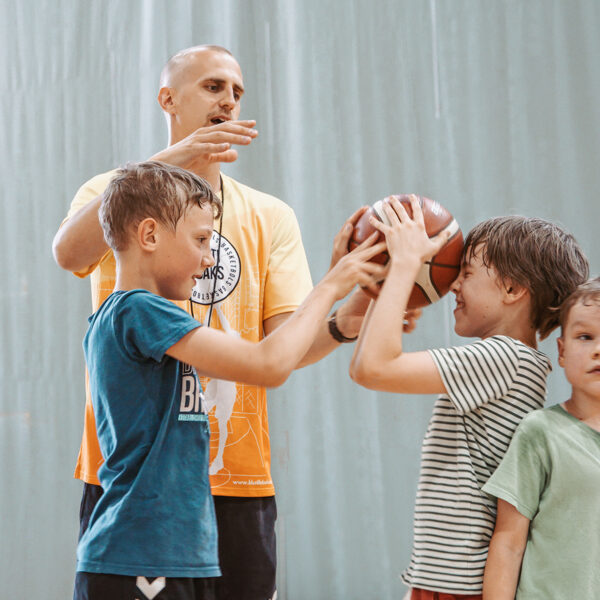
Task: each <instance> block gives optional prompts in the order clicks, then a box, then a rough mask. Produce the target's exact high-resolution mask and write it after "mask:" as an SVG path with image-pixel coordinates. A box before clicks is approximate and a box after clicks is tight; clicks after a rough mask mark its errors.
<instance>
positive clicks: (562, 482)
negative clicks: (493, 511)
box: [483, 405, 600, 600]
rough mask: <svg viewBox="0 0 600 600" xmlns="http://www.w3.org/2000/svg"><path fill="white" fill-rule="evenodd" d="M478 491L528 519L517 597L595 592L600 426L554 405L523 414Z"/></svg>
mask: <svg viewBox="0 0 600 600" xmlns="http://www.w3.org/2000/svg"><path fill="white" fill-rule="evenodd" d="M483 490H484V492H487V493H488V494H491V495H493V496H495V497H497V498H502V499H503V500H505V501H506V502H509V503H510V504H512V505H513V506H514V507H515V508H516V509H517V510H518V511H519V512H520V513H521V514H522V515H523V516H525V517H527V518H528V519H530V521H531V524H530V527H529V534H528V537H527V546H526V548H525V555H524V556H523V564H522V567H521V576H520V579H519V587H518V589H517V595H516V598H517V599H518V600H528V599H530V598H531V599H535V600H539V599H540V598H543V599H544V600H551V599H569V598H589V599H592V598H594V599H595V598H600V433H599V432H597V431H595V430H594V429H592V428H590V427H588V426H587V425H584V424H583V423H581V422H580V421H578V420H577V419H576V418H575V417H573V416H572V415H570V414H569V413H568V412H567V411H565V410H564V409H563V408H562V407H561V406H559V405H555V406H552V407H550V408H547V409H544V410H536V411H534V412H532V413H530V414H529V415H528V416H527V417H525V419H523V421H522V422H521V424H520V425H519V427H518V428H517V431H516V432H515V435H514V437H513V439H512V441H511V443H510V446H509V449H508V451H507V453H506V454H505V456H504V458H503V460H502V462H501V463H500V465H499V466H498V469H497V470H496V472H495V473H494V474H493V475H492V476H491V477H490V479H489V480H488V482H487V483H486V484H485V486H484V487H483Z"/></svg>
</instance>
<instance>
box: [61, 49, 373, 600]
mask: <svg viewBox="0 0 600 600" xmlns="http://www.w3.org/2000/svg"><path fill="white" fill-rule="evenodd" d="M243 94H244V82H243V78H242V72H241V69H240V66H239V64H238V62H237V61H236V59H235V58H234V57H233V55H232V54H231V53H230V52H229V51H228V50H226V49H224V48H221V47H219V46H195V47H193V48H188V49H186V50H182V51H181V52H179V53H177V54H176V55H175V56H173V57H172V58H171V59H170V60H169V61H168V63H167V64H166V66H165V68H164V69H163V71H162V73H161V79H160V90H159V93H158V102H159V104H160V106H161V108H162V110H163V111H164V114H165V117H166V119H167V124H168V130H169V144H168V146H167V148H165V149H164V150H163V151H161V152H159V153H158V154H155V155H154V156H153V157H152V159H153V160H158V161H162V162H165V163H170V164H173V165H176V166H180V167H183V168H185V169H188V170H189V171H192V172H194V173H195V174H197V175H200V176H201V177H203V178H204V179H206V180H207V181H208V182H209V183H210V185H211V187H212V188H213V190H215V191H216V192H217V193H218V194H219V195H220V197H221V201H222V204H223V214H222V217H221V219H220V221H219V222H217V224H216V228H215V231H214V232H213V238H212V250H213V257H214V259H215V265H214V266H213V267H212V268H210V269H208V270H207V271H206V273H205V274H204V277H203V278H202V280H197V284H196V286H195V288H194V290H193V294H192V298H190V300H189V302H187V303H185V304H184V305H182V308H185V309H186V310H187V311H188V312H189V313H190V314H192V315H193V316H194V317H195V318H196V319H198V320H200V321H202V322H204V323H205V324H206V325H210V326H213V327H219V328H221V329H223V330H224V331H226V332H227V333H228V334H230V335H235V336H242V337H244V338H246V339H249V340H253V341H258V340H259V339H260V338H261V337H263V335H268V334H269V333H270V332H271V331H273V330H274V329H275V328H276V327H277V326H278V325H279V324H280V323H281V322H282V321H283V320H284V319H286V318H287V317H288V316H289V315H290V314H291V313H292V312H293V311H294V310H295V309H296V308H297V307H298V306H299V305H300V303H301V302H302V300H303V299H304V297H305V296H306V295H307V293H308V292H309V291H310V289H311V286H312V284H311V278H310V273H309V269H308V265H307V262H306V257H305V254H304V249H303V246H302V241H301V237H300V232H299V228H298V224H297V221H296V218H295V216H294V213H293V211H292V209H291V208H290V207H288V206H287V205H286V204H284V203H283V202H281V201H280V200H278V199H276V198H274V197H272V196H269V195H267V194H263V193H261V192H258V191H256V190H253V189H251V188H249V187H247V186H245V185H243V184H241V183H239V182H237V181H235V180H234V179H232V178H230V177H228V176H226V175H224V174H222V173H221V163H227V162H233V161H235V160H236V159H237V156H238V151H237V149H236V148H238V147H240V146H247V145H248V144H250V143H251V142H252V140H253V139H254V138H255V137H256V136H257V131H256V129H255V128H254V127H255V124H256V123H255V121H253V120H238V118H239V114H240V102H241V98H242V96H243ZM114 175H115V171H109V172H108V173H103V174H101V175H98V176H96V177H94V178H92V179H91V180H89V181H88V182H87V183H85V184H84V185H83V186H82V187H81V188H80V189H79V191H78V192H77V194H76V196H75V198H74V200H73V202H72V204H71V209H70V211H69V213H68V215H67V218H66V219H65V221H64V222H63V224H62V225H61V228H60V229H59V231H58V233H57V234H56V237H55V239H54V246H53V249H54V255H55V258H56V261H57V262H58V264H59V265H60V266H61V267H63V268H65V269H67V270H69V271H72V272H73V273H75V274H76V275H78V276H79V277H85V276H87V275H91V284H92V300H93V309H94V311H96V310H97V309H98V307H99V306H100V304H101V303H102V302H103V301H104V300H105V299H106V298H107V297H108V295H110V293H111V292H112V290H113V287H114V283H115V261H114V257H113V254H112V252H111V250H110V249H109V248H108V246H107V244H106V242H105V240H104V237H103V234H102V229H101V227H100V224H99V221H98V207H99V205H100V202H101V199H102V193H103V191H104V189H105V188H106V187H107V185H108V183H109V182H110V180H111V179H112V178H113V177H114ZM356 218H357V214H356V213H355V215H354V216H353V217H352V218H351V219H350V220H349V222H347V223H346V224H345V228H344V229H343V230H342V232H341V234H340V235H339V236H338V243H337V250H336V252H337V253H338V254H343V253H344V252H345V249H344V246H345V244H346V242H347V239H348V234H349V232H350V231H351V229H352V227H351V224H352V219H356ZM174 260H176V257H174ZM366 304H367V302H366V301H365V299H364V295H363V294H362V292H359V293H355V294H354V295H353V296H351V299H350V300H349V301H348V302H347V303H346V304H345V305H343V306H342V307H341V308H340V309H339V310H338V312H337V321H336V315H335V313H334V316H333V318H332V319H330V320H329V322H327V321H326V322H323V324H322V327H321V332H320V335H319V336H318V338H317V340H316V341H315V343H314V345H313V347H312V348H311V350H310V351H309V352H308V354H307V355H306V356H305V358H304V359H303V361H302V363H301V364H299V365H298V366H299V367H300V366H303V365H306V364H310V363H312V362H315V361H316V360H319V359H320V358H322V357H323V356H325V355H326V354H328V353H329V352H330V351H331V350H333V349H334V348H335V347H337V346H338V345H339V343H340V342H345V341H353V339H354V336H356V335H357V334H358V329H359V327H360V322H361V320H362V315H363V313H364V310H365V308H366ZM86 387H87V386H86ZM203 387H204V389H205V397H204V398H203V399H202V400H203V403H204V406H205V408H206V410H207V411H211V409H212V408H213V407H214V409H215V410H214V414H213V413H212V411H211V413H210V418H211V458H210V476H211V486H212V492H213V497H214V501H215V509H216V515H217V524H218V530H219V560H220V563H221V570H222V572H223V576H222V577H221V578H219V579H218V580H217V582H216V587H217V597H218V598H219V599H231V600H245V599H248V600H267V599H270V598H275V596H276V591H275V567H276V554H275V519H276V506H275V497H274V494H275V490H274V487H273V482H272V480H271V469H270V446H269V431H268V420H267V404H266V390H265V388H263V387H259V386H248V385H241V384H234V383H230V382H225V381H220V380H214V379H213V380H210V381H208V382H206V381H203ZM184 400H185V399H184V398H182V402H183V401H184ZM182 460H184V457H182ZM102 462H103V459H102V455H101V453H100V450H99V447H98V440H97V435H96V430H95V421H94V414H93V409H92V404H91V401H90V397H89V389H88V392H87V401H86V412H85V425H84V435H83V440H82V445H81V450H80V454H79V458H78V463H77V468H76V472H75V476H76V477H77V478H80V479H82V480H83V481H84V493H83V498H82V504H81V513H80V520H81V528H80V535H81V534H82V533H83V532H84V531H85V529H86V527H87V525H88V521H89V519H90V517H91V516H92V510H93V508H94V506H95V504H96V502H97V500H98V498H99V497H100V495H101V494H102V489H101V487H100V485H99V480H98V477H97V471H98V468H99V467H100V466H101V464H102ZM157 488H160V482H159V481H157ZM158 491H159V490H158ZM92 518H93V517H92ZM151 534H152V532H148V543H149V544H151V543H152V535H151ZM149 585H150V584H149Z"/></svg>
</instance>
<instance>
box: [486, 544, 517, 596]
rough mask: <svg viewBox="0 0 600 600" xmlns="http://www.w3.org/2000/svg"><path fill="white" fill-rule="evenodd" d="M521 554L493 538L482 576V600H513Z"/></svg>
mask: <svg viewBox="0 0 600 600" xmlns="http://www.w3.org/2000/svg"><path fill="white" fill-rule="evenodd" d="M522 559H523V552H522V551H521V552H519V551H517V552H515V550H514V549H513V548H512V547H511V546H510V545H509V544H506V543H505V542H504V541H503V540H502V538H501V536H500V537H499V536H493V537H492V541H491V543H490V549H489V552H488V558H487V562H486V563H485V572H484V576H483V600H514V597H515V592H516V590H517V584H518V582H519V571H520V569H521V561H522Z"/></svg>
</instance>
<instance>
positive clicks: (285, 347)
mask: <svg viewBox="0 0 600 600" xmlns="http://www.w3.org/2000/svg"><path fill="white" fill-rule="evenodd" d="M336 300H337V297H336V295H335V290H333V289H331V287H330V286H327V285H325V284H318V285H317V286H316V287H315V288H314V289H313V290H312V292H311V293H310V294H309V295H308V296H307V297H306V299H305V300H304V302H303V303H302V304H301V305H300V306H299V307H298V308H297V309H296V310H295V311H294V312H293V313H292V314H291V315H290V316H289V317H288V318H287V319H286V320H285V321H284V322H283V323H282V324H281V325H280V326H279V327H277V329H275V331H273V332H272V333H270V334H269V335H268V336H267V337H266V338H265V339H263V340H262V341H261V342H260V345H259V348H258V350H259V351H260V352H261V353H263V355H264V356H265V357H266V360H267V362H268V363H270V364H272V368H273V369H274V371H275V372H277V373H280V376H281V378H282V381H281V383H283V380H285V379H286V378H287V377H288V376H289V374H290V373H291V371H293V370H294V369H295V368H296V367H297V366H298V364H299V363H300V361H301V360H302V358H303V357H304V356H305V355H306V354H307V352H308V351H309V349H310V348H311V346H312V345H313V343H314V341H315V338H316V337H317V336H318V334H319V331H320V330H321V329H323V327H324V323H325V318H326V317H327V314H328V313H329V311H330V309H331V307H332V305H333V303H334V302H335V301H336ZM277 385H280V384H279V383H278V384H277Z"/></svg>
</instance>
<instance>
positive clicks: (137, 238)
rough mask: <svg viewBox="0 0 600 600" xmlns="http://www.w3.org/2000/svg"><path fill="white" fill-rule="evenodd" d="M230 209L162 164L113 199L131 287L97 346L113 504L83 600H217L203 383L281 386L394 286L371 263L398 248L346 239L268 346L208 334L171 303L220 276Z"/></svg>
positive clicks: (110, 222) (96, 402)
mask: <svg viewBox="0 0 600 600" xmlns="http://www.w3.org/2000/svg"><path fill="white" fill-rule="evenodd" d="M220 208H221V205H220V201H219V199H218V198H217V197H216V196H215V195H214V194H213V192H212V190H211V189H210V186H209V185H208V184H207V183H206V182H205V181H204V180H202V179H200V178H199V177H197V176H196V175H194V174H192V173H190V172H188V171H185V170H183V169H180V168H178V167H173V166H170V165H166V164H162V163H158V162H147V163H140V164H134V165H129V166H127V167H125V168H123V169H120V170H119V172H118V173H117V175H116V177H114V178H113V179H112V181H111V182H110V184H109V186H108V188H107V189H106V191H105V193H104V198H103V201H102V204H101V207H100V211H99V217H100V223H101V225H102V229H103V231H104V236H105V238H106V241H107V243H108V244H109V246H110V247H111V248H112V250H113V252H114V254H115V258H116V262H117V278H116V283H115V291H114V292H113V293H112V294H111V295H110V296H109V297H108V298H107V300H106V301H105V302H104V304H102V306H101V307H100V308H99V309H98V311H97V312H96V313H95V314H94V315H92V317H90V325H89V329H88V332H87V334H86V337H85V340H84V351H85V357H86V362H87V366H88V370H89V374H90V389H91V394H92V402H93V406H94V414H95V415H96V427H97V431H98V440H99V442H100V449H101V451H102V456H103V458H104V460H105V462H104V464H103V465H102V467H101V468H100V470H99V472H98V476H99V478H100V482H101V485H102V489H103V490H104V494H103V496H102V497H101V498H100V500H99V501H98V504H97V505H96V507H95V509H94V511H93V513H92V515H91V518H90V522H89V526H88V528H87V530H86V531H85V533H84V535H83V536H82V538H81V540H80V542H79V546H78V549H77V576H76V581H75V593H74V598H75V599H76V600H84V599H85V600H106V599H108V598H111V599H115V600H117V599H121V598H122V599H127V600H133V599H134V598H142V597H146V598H154V597H157V598H158V597H160V598H163V597H165V598H177V599H178V600H212V598H213V597H214V580H212V578H213V577H215V576H218V575H219V574H220V570H219V564H218V553H217V529H216V522H215V515H214V507H213V500H212V496H211V494H210V485H209V479H208V446H209V431H208V420H207V415H206V414H205V412H204V410H203V406H202V404H203V402H202V400H203V396H202V390H201V387H200V383H199V380H198V378H197V373H198V374H201V375H206V376H208V377H218V378H220V379H227V380H232V381H244V382H247V383H254V384H258V385H266V386H277V385H281V384H282V383H283V382H284V381H285V379H286V378H287V376H288V375H289V374H290V372H291V371H292V370H293V369H294V368H295V367H296V365H297V364H298V362H299V361H300V360H301V358H302V357H303V356H304V355H305V354H306V352H307V351H308V349H309V347H310V346H311V344H312V343H313V341H314V339H315V337H316V335H317V333H318V331H319V328H320V327H321V326H322V325H323V324H324V320H325V317H326V315H327V312H328V311H329V309H330V308H331V306H332V305H333V303H334V302H335V301H336V300H338V299H340V298H342V297H344V296H345V295H346V294H347V293H348V292H349V291H350V290H351V289H352V288H353V287H354V286H355V285H356V284H357V283H359V284H360V285H364V286H367V287H372V288H374V287H375V281H376V279H378V278H379V277H381V275H382V273H383V267H381V265H375V264H373V263H370V262H369V260H370V258H372V257H373V256H375V255H376V254H377V253H378V252H381V250H382V249H383V248H384V244H382V243H381V244H374V241H375V239H376V236H372V237H371V238H370V240H368V241H367V242H366V243H365V244H362V245H361V247H359V248H357V249H356V250H355V251H353V252H352V253H349V254H348V253H347V251H346V250H344V249H345V248H346V246H347V243H348V238H349V235H350V233H351V230H352V228H351V227H350V231H347V230H348V228H347V227H346V228H344V230H343V231H342V233H341V234H340V235H338V236H337V238H336V241H335V246H334V256H335V259H334V260H333V261H332V262H334V263H336V264H335V265H334V266H333V267H332V268H331V269H330V270H329V272H328V273H327V274H326V275H325V277H324V278H323V279H322V280H321V281H320V282H319V284H317V285H316V286H315V288H314V289H313V291H312V292H311V293H310V294H309V295H308V296H307V298H306V300H305V301H304V302H303V303H302V305H301V306H300V307H299V308H298V309H297V310H296V311H295V312H294V314H293V315H292V316H290V318H289V319H288V320H286V322H285V323H284V324H282V325H281V326H280V327H279V328H278V329H277V330H276V331H274V332H273V333H272V334H271V335H269V336H268V337H266V338H265V339H263V340H262V341H261V342H259V343H256V344H254V343H251V342H249V341H247V340H243V339H240V338H238V337H235V336H230V335H227V334H225V333H224V332H222V331H218V330H215V329H211V328H209V327H202V326H201V324H200V323H199V322H197V321H196V320H195V319H193V318H192V317H191V316H190V315H188V314H187V313H186V312H185V311H184V310H182V309H180V308H179V307H177V306H176V305H175V304H174V303H173V302H170V300H186V299H188V298H189V297H190V294H191V291H192V288H193V286H194V284H195V282H196V281H195V280H196V278H199V277H201V276H202V274H203V272H204V270H205V269H206V268H209V267H212V266H213V265H214V263H215V260H214V258H213V257H212V253H211V248H210V240H211V236H212V232H213V218H214V216H219V213H220ZM358 216H359V214H358V213H356V214H355V216H354V217H353V218H355V217H358ZM351 220H352V218H351ZM344 254H345V255H344ZM167 298H168V299H169V300H167ZM163 590H164V591H163ZM159 594H160V595H159Z"/></svg>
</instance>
